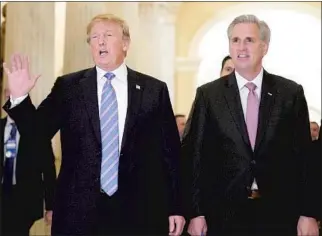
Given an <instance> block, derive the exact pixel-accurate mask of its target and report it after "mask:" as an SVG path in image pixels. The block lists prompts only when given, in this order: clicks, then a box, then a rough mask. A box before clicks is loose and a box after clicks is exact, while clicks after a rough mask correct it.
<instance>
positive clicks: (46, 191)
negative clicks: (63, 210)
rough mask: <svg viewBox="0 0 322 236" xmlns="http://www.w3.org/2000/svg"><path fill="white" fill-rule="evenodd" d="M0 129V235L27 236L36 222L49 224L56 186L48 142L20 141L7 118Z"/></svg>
mask: <svg viewBox="0 0 322 236" xmlns="http://www.w3.org/2000/svg"><path fill="white" fill-rule="evenodd" d="M5 94H6V92H5ZM0 126H1V136H0V143H1V145H0V162H1V165H0V177H1V190H0V191H1V218H0V219H1V235H4V236H7V235H19V236H20V235H22V236H23V235H29V230H30V228H31V226H32V225H33V223H34V222H35V221H36V220H38V219H40V218H42V217H43V216H44V219H45V221H46V223H50V221H51V216H52V207H53V199H54V189H55V184H56V183H55V181H56V171H55V158H54V154H53V150H52V147H51V142H50V141H49V142H46V143H45V142H44V143H37V144H36V143H35V140H34V139H32V138H29V137H25V136H23V135H22V136H21V137H20V134H19V129H17V126H16V124H15V123H14V121H13V120H12V119H11V118H10V117H9V116H7V117H5V118H3V119H1V120H0ZM44 199H45V215H44Z"/></svg>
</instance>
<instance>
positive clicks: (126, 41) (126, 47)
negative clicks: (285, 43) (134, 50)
mask: <svg viewBox="0 0 322 236" xmlns="http://www.w3.org/2000/svg"><path fill="white" fill-rule="evenodd" d="M129 47H130V40H129V39H124V40H123V48H122V49H123V51H124V52H126V51H128V50H129Z"/></svg>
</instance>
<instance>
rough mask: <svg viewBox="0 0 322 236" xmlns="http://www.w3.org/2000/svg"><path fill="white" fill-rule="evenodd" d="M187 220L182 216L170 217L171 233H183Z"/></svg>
mask: <svg viewBox="0 0 322 236" xmlns="http://www.w3.org/2000/svg"><path fill="white" fill-rule="evenodd" d="M185 223H186V221H185V219H184V217H182V216H170V217H169V235H175V236H177V235H181V234H182V231H183V227H184V225H185Z"/></svg>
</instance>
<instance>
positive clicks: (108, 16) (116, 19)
mask: <svg viewBox="0 0 322 236" xmlns="http://www.w3.org/2000/svg"><path fill="white" fill-rule="evenodd" d="M99 21H111V22H114V23H116V24H118V25H119V26H120V27H121V28H122V33H123V39H126V40H130V39H131V37H130V29H129V26H128V24H127V23H126V21H125V20H123V19H122V18H120V17H117V16H115V15H113V14H100V15H97V16H95V17H94V18H93V19H92V20H91V21H90V22H89V24H88V25H87V28H86V33H87V42H88V43H89V41H90V36H89V34H90V32H91V30H92V28H93V26H94V24H95V23H96V22H99Z"/></svg>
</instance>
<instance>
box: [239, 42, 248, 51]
mask: <svg viewBox="0 0 322 236" xmlns="http://www.w3.org/2000/svg"><path fill="white" fill-rule="evenodd" d="M237 48H238V50H239V51H245V50H246V43H245V42H239V43H238V47H237Z"/></svg>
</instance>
